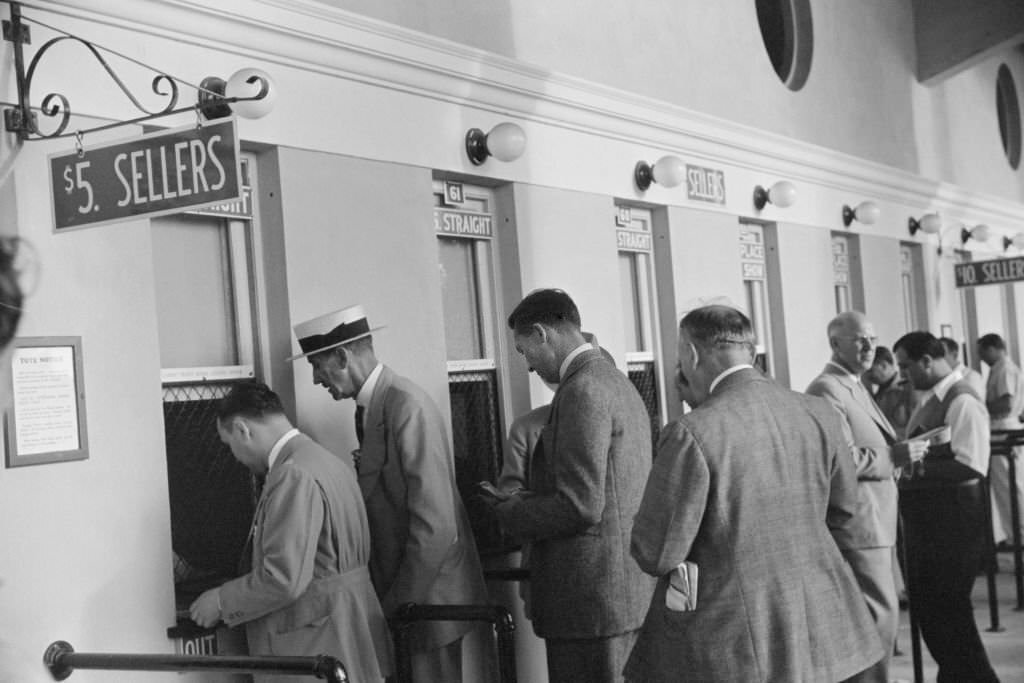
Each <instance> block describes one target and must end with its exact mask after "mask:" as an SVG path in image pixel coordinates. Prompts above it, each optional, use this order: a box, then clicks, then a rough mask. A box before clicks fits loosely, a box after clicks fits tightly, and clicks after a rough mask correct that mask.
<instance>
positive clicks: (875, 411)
mask: <svg viewBox="0 0 1024 683" xmlns="http://www.w3.org/2000/svg"><path fill="white" fill-rule="evenodd" d="M827 370H831V371H832V374H834V375H835V376H836V379H837V380H838V381H839V383H840V384H841V385H842V386H843V387H845V388H846V390H847V391H849V392H850V393H851V394H852V395H853V400H854V401H856V402H857V403H858V404H860V406H861V407H862V408H864V410H866V411H867V413H868V415H870V416H871V419H872V420H874V422H875V424H876V425H878V428H879V429H880V430H882V434H884V435H885V437H886V440H887V441H889V442H890V443H892V442H895V441H896V431H895V430H894V429H893V428H892V425H891V424H889V420H888V418H886V417H885V415H883V414H882V411H881V410H879V408H878V404H877V403H875V400H874V399H873V398H871V395H870V394H869V393H868V390H867V388H866V387H865V386H864V385H863V384H861V382H860V380H859V379H854V378H853V377H852V376H851V375H849V374H846V373H840V372H839V371H838V370H836V369H835V368H833V367H832V366H831V365H830V366H828V368H827Z"/></svg>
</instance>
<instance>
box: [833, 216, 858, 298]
mask: <svg viewBox="0 0 1024 683" xmlns="http://www.w3.org/2000/svg"><path fill="white" fill-rule="evenodd" d="M859 246H860V245H859V242H858V240H857V237H856V236H852V235H846V234H842V233H833V234H832V279H833V293H834V295H835V306H836V313H837V314H838V313H843V312H845V311H854V310H856V311H863V310H864V288H863V285H862V283H861V278H860V274H861V271H860V250H859Z"/></svg>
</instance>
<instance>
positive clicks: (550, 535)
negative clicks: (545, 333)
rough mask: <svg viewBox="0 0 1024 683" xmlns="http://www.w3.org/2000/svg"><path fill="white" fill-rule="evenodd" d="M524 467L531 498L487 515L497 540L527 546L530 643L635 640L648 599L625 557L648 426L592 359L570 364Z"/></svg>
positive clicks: (618, 376) (626, 389)
mask: <svg viewBox="0 0 1024 683" xmlns="http://www.w3.org/2000/svg"><path fill="white" fill-rule="evenodd" d="M532 467H533V470H532V473H531V477H530V479H531V488H532V491H531V492H530V493H529V494H526V495H521V496H515V497H513V498H511V499H510V500H509V501H507V502H505V503H502V504H500V505H498V506H496V508H495V510H496V511H497V514H498V518H499V520H500V521H501V523H502V526H503V527H504V528H505V529H506V530H508V531H509V532H510V533H512V534H513V535H514V536H516V537H517V538H519V539H521V540H523V541H528V542H531V543H532V550H531V555H530V573H531V581H530V588H531V591H532V594H533V605H532V610H533V624H534V630H535V631H536V632H537V635H539V636H541V637H542V638H596V637H607V636H613V635H619V634H622V633H626V632H629V631H633V630H636V629H637V628H639V626H640V624H641V623H642V621H643V616H644V608H645V605H646V604H647V601H648V600H649V599H650V596H651V591H652V590H653V589H654V582H653V580H652V579H650V577H647V576H645V575H644V573H643V572H641V571H640V568H639V567H638V566H637V565H636V563H635V562H634V561H633V560H632V558H630V557H629V537H630V532H631V531H632V527H633V516H634V515H635V514H636V511H637V507H638V505H639V503H640V494H641V493H642V492H643V487H644V482H646V481H647V475H648V474H649V473H650V469H651V431H650V418H649V417H648V415H647V411H646V409H645V408H644V404H643V401H642V400H641V398H640V395H639V393H637V390H636V388H635V387H634V386H633V385H632V384H630V382H629V380H628V379H627V378H626V377H625V375H623V374H622V373H621V372H619V371H618V370H616V369H615V366H614V365H613V364H612V363H610V362H609V361H608V360H607V359H605V358H604V356H602V354H601V352H600V351H599V350H589V351H585V352H583V353H581V354H580V355H579V356H577V357H576V358H574V359H573V361H572V362H571V363H570V364H569V367H568V368H567V370H566V372H565V376H564V377H562V381H561V383H560V384H559V386H558V391H556V392H555V397H554V399H553V401H552V404H551V417H550V419H549V422H548V424H547V425H546V426H545V427H544V429H543V431H542V433H541V448H540V456H539V457H538V458H537V459H535V461H534V462H533V463H532Z"/></svg>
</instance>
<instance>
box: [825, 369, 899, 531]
mask: <svg viewBox="0 0 1024 683" xmlns="http://www.w3.org/2000/svg"><path fill="white" fill-rule="evenodd" d="M807 393H808V394H811V395H812V396H821V397H823V398H826V399H828V401H829V403H831V404H832V405H833V407H835V409H836V410H838V411H839V414H840V415H841V416H842V418H843V422H844V424H845V429H846V431H847V433H848V435H849V437H850V438H851V439H852V443H853V448H852V449H851V453H852V456H853V463H854V466H855V468H856V471H857V483H858V488H859V489H860V491H859V493H860V497H859V501H858V503H857V511H856V513H854V516H853V519H852V520H850V523H849V524H847V525H844V526H843V527H842V528H841V529H837V530H836V532H835V538H836V543H838V544H839V547H840V548H843V549H844V550H854V549H860V548H881V547H888V546H893V545H895V544H896V496H897V493H896V480H895V479H894V476H893V475H894V471H893V466H892V455H891V453H890V447H889V444H891V443H894V442H895V441H896V432H895V431H894V430H893V428H892V425H890V424H889V420H887V419H886V417H885V415H883V414H882V411H881V409H879V407H878V406H877V405H876V404H875V402H874V400H873V399H872V398H871V396H870V394H868V391H867V389H865V388H864V385H863V384H861V383H860V380H859V379H855V378H853V377H852V376H851V375H850V374H849V373H846V372H844V371H842V370H840V369H839V368H837V367H836V366H834V365H832V364H831V363H830V364H828V365H826V366H825V369H824V370H822V372H821V374H820V375H818V377H817V378H815V379H814V381H812V382H811V384H810V385H809V386H808V387H807Z"/></svg>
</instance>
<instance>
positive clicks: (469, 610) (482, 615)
mask: <svg viewBox="0 0 1024 683" xmlns="http://www.w3.org/2000/svg"><path fill="white" fill-rule="evenodd" d="M388 621H389V622H390V624H391V633H392V635H393V636H394V641H395V670H396V673H397V676H396V680H397V681H398V683H412V670H411V663H410V662H411V658H410V657H411V654H412V653H411V650H410V647H409V629H410V627H411V626H412V625H413V624H415V623H416V622H420V621H485V622H487V623H489V624H491V626H492V627H493V628H494V634H495V637H496V638H497V646H498V677H499V678H498V680H499V681H500V682H501V683H516V658H515V643H514V642H513V639H512V632H513V631H515V628H516V626H515V622H514V621H513V619H512V615H511V614H510V613H509V611H508V610H507V609H505V608H504V607H502V606H501V605H417V604H413V603H409V604H407V605H403V606H402V607H399V608H398V609H397V610H396V611H395V615H394V616H393V617H391V618H390V619H389V620H388ZM415 683H423V682H420V681H417V682H415Z"/></svg>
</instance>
